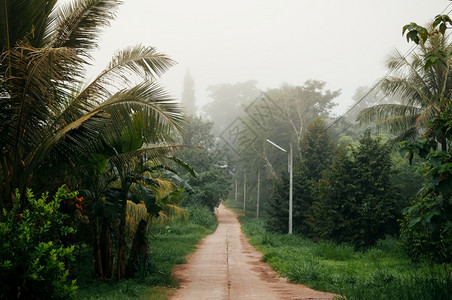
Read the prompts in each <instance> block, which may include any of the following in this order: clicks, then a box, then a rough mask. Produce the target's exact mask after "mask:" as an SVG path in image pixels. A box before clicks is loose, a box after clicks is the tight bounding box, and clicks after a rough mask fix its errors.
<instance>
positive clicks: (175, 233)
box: [76, 207, 216, 299]
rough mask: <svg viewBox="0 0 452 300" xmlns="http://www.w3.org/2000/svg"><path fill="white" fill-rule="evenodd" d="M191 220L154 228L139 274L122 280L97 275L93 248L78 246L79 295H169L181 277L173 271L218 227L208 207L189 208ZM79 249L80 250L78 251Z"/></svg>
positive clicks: (148, 296) (102, 296)
mask: <svg viewBox="0 0 452 300" xmlns="http://www.w3.org/2000/svg"><path fill="white" fill-rule="evenodd" d="M188 211H189V212H190V217H189V219H188V220H186V221H184V220H172V221H170V222H168V223H165V224H156V225H154V226H152V227H151V228H150V235H149V245H150V247H149V257H148V259H147V261H146V262H144V263H143V264H142V266H141V267H140V268H139V270H138V274H136V278H133V279H128V280H122V281H116V280H111V281H105V280H98V279H93V273H92V261H91V258H92V255H91V251H92V250H91V248H89V247H86V246H85V247H82V248H81V249H78V253H79V254H78V255H77V256H78V258H77V261H78V263H77V266H76V267H77V269H78V273H77V274H76V275H77V282H78V283H79V291H78V293H77V299H168V297H169V296H170V295H171V292H172V288H174V287H176V286H177V284H178V283H177V281H176V280H175V279H174V278H172V276H171V272H172V269H173V267H174V266H175V265H176V264H180V263H184V262H186V259H185V257H186V256H187V255H188V254H189V253H191V252H193V251H194V250H195V249H196V247H195V245H196V244H197V243H198V242H199V241H200V240H201V239H202V238H204V237H205V236H206V235H207V234H209V233H212V232H213V231H214V230H215V228H216V219H215V217H214V216H213V215H212V214H211V213H210V211H209V210H208V209H205V208H202V207H195V208H191V209H190V208H189V209H188ZM76 252H77V251H76Z"/></svg>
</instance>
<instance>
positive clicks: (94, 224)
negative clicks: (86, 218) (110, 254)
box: [90, 217, 104, 278]
mask: <svg viewBox="0 0 452 300" xmlns="http://www.w3.org/2000/svg"><path fill="white" fill-rule="evenodd" d="M90 224H91V226H90V227H91V233H92V237H93V256H94V275H95V276H96V277H99V278H104V273H103V268H102V255H101V251H100V237H99V220H98V218H97V217H94V218H93V219H91V220H90Z"/></svg>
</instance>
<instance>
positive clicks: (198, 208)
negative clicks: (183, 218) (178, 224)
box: [187, 204, 217, 230]
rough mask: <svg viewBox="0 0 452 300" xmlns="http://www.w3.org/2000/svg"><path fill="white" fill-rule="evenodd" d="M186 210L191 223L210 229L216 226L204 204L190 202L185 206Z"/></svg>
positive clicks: (215, 221) (213, 218)
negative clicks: (190, 203)
mask: <svg viewBox="0 0 452 300" xmlns="http://www.w3.org/2000/svg"><path fill="white" fill-rule="evenodd" d="M187 211H188V213H189V217H188V218H189V220H190V221H191V222H192V223H194V224H197V225H201V226H203V227H205V228H207V229H210V230H215V228H217V220H216V219H215V216H214V215H213V214H212V212H211V211H210V210H209V209H208V208H207V207H206V206H202V205H196V204H192V205H190V206H188V207H187Z"/></svg>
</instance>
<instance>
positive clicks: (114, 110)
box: [95, 81, 184, 142]
mask: <svg viewBox="0 0 452 300" xmlns="http://www.w3.org/2000/svg"><path fill="white" fill-rule="evenodd" d="M95 110H104V111H106V112H107V113H109V114H110V115H111V116H112V120H114V123H113V127H112V129H113V130H116V132H118V131H119V132H120V130H122V128H124V126H130V125H132V120H133V118H132V114H131V112H133V113H138V112H140V113H141V116H142V118H143V122H144V134H145V139H146V141H147V142H157V141H160V140H161V139H164V138H165V137H166V136H165V134H168V133H169V132H171V130H172V129H176V130H180V129H181V127H182V125H183V123H184V118H183V115H182V113H181V109H180V106H179V105H178V103H176V102H175V101H174V100H173V99H171V98H170V97H169V96H168V94H167V93H166V92H165V90H163V89H162V88H161V87H160V86H159V85H158V84H156V83H152V82H148V81H146V82H143V83H141V84H138V85H136V86H134V87H132V88H130V89H126V90H122V91H119V92H117V93H116V94H115V95H112V96H111V97H110V99H108V100H107V101H105V102H104V103H102V104H101V105H99V106H98V107H96V109H95ZM115 127H116V128H115Z"/></svg>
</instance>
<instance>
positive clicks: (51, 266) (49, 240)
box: [0, 187, 77, 299]
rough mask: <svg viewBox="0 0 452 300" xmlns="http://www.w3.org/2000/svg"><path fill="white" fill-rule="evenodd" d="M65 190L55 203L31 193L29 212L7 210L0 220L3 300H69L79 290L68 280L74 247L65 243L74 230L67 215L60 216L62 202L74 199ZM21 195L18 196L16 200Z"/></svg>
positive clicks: (0, 276)
mask: <svg viewBox="0 0 452 300" xmlns="http://www.w3.org/2000/svg"><path fill="white" fill-rule="evenodd" d="M76 195H77V194H76V193H68V192H67V191H66V189H65V188H64V187H61V188H60V189H58V191H57V193H56V194H55V196H54V197H53V199H49V197H48V194H43V195H42V196H41V198H39V199H36V198H35V196H34V195H33V193H32V192H31V190H30V189H28V190H27V194H26V200H27V201H26V202H25V203H27V202H28V205H27V209H25V210H24V211H23V212H21V211H19V210H18V209H17V205H16V206H15V207H14V208H13V209H12V210H10V211H8V212H7V211H6V210H3V212H2V215H1V217H0V278H1V281H0V298H2V299H3V298H10V299H13V298H24V299H28V298H31V297H32V298H45V297H50V298H53V299H66V298H67V297H71V296H73V295H74V294H75V291H76V289H77V286H76V284H75V280H74V281H70V280H69V279H68V274H69V270H68V267H69V263H70V261H73V258H74V257H73V254H72V252H73V250H74V247H73V246H68V245H65V244H64V243H63V240H64V239H65V238H67V236H68V235H70V234H72V233H73V232H74V230H73V229H72V228H71V227H68V226H66V225H65V221H66V219H67V215H65V214H62V213H60V211H59V208H60V202H61V201H62V200H64V199H68V198H74V197H75V196H76ZM19 198H20V195H19V193H18V192H16V199H18V200H19Z"/></svg>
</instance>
